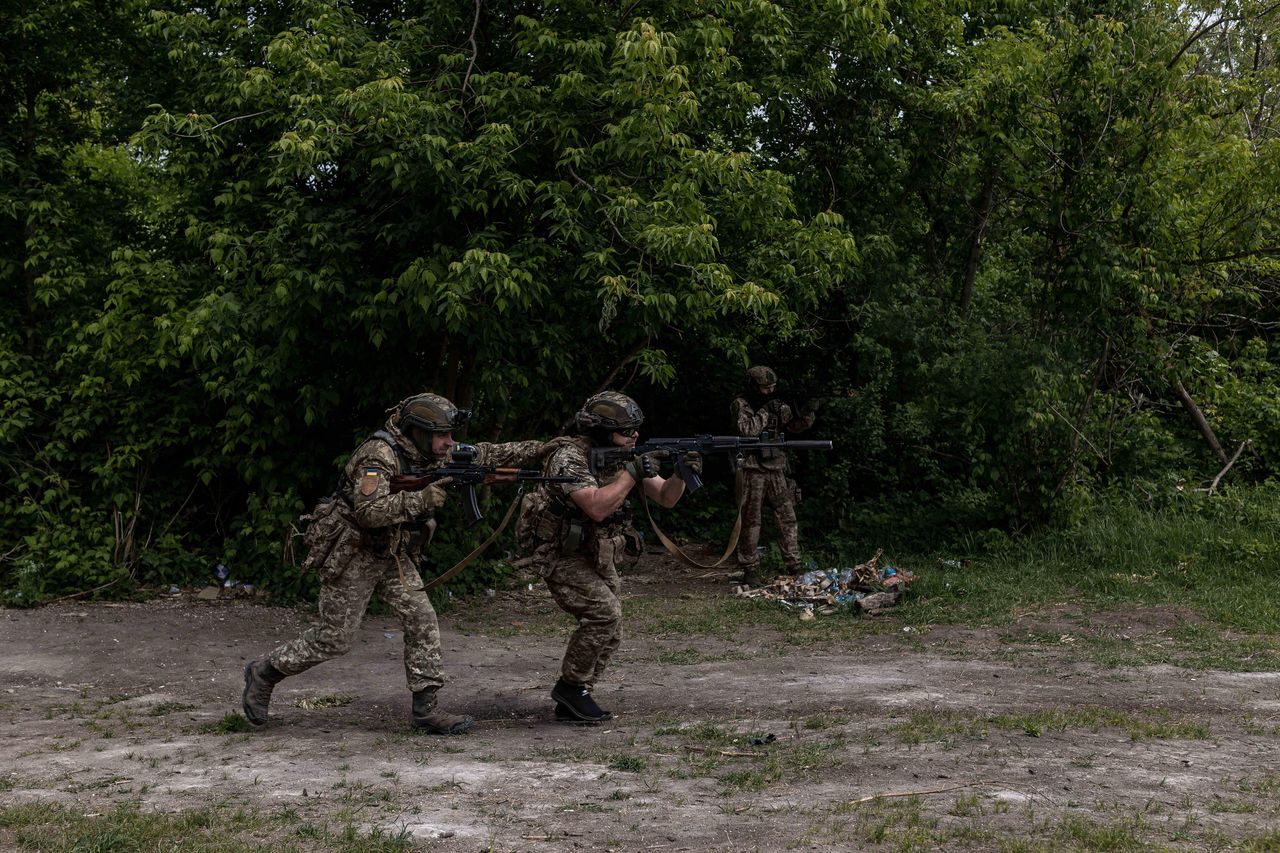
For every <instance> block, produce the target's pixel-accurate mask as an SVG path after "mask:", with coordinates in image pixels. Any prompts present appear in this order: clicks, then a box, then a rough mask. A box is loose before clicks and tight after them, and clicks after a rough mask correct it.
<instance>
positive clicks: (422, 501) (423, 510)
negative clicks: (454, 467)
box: [416, 477, 453, 515]
mask: <svg viewBox="0 0 1280 853" xmlns="http://www.w3.org/2000/svg"><path fill="white" fill-rule="evenodd" d="M452 482H453V478H452V477H441V478H440V479H439V480H436V481H435V482H434V483H428V484H427V485H426V487H424V488H423V489H422V491H420V492H417V493H416V494H417V495H418V508H417V514H418V515H426V514H427V513H429V512H431V511H432V510H435V509H439V508H440V507H442V506H444V502H445V499H446V498H447V497H448V493H447V492H445V490H444V487H445V486H447V485H449V484H450V483H452Z"/></svg>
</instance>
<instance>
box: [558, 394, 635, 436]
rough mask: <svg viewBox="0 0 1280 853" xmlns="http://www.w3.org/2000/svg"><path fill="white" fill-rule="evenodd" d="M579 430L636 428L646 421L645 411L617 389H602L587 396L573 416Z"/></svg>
mask: <svg viewBox="0 0 1280 853" xmlns="http://www.w3.org/2000/svg"><path fill="white" fill-rule="evenodd" d="M573 421H574V423H575V424H576V425H577V427H578V431H579V432H588V431H591V430H602V431H605V432H613V431H615V430H623V429H634V428H636V427H638V426H640V424H642V423H644V412H643V411H641V410H640V406H639V404H637V403H636V401H635V400H632V399H631V398H630V397H628V396H627V395H626V394H620V393H618V392H617V391H601V392H600V393H599V394H594V395H592V396H591V397H588V398H587V402H585V403H583V404H582V408H581V409H579V410H578V412H577V414H575V415H574V416H573Z"/></svg>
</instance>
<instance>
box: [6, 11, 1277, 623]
mask: <svg viewBox="0 0 1280 853" xmlns="http://www.w3.org/2000/svg"><path fill="white" fill-rule="evenodd" d="M1277 15H1280V13H1277V12H1275V11H1274V10H1273V9H1272V8H1271V7H1269V6H1267V5H1265V4H1254V3H1248V2H1246V3H1232V4H1227V5H1225V6H1223V5H1212V6H1208V7H1205V8H1203V9H1202V8H1199V7H1197V6H1195V5H1188V4H1185V3H1183V4H1175V3H1164V2H1157V3H1150V2H1148V3H1134V2H1114V3H1107V4H1102V5H1098V4H1090V5H1084V4H1067V5H1065V6H1064V5H1060V4H1048V3H1044V4H1040V3H1034V2H1027V3H1019V2H1013V3H1010V2H1002V1H1001V0H992V2H976V3H952V2H945V0H940V2H920V3H899V2H870V3H860V2H859V3H855V2H850V0H788V1H787V2H781V3H770V2H765V0H638V2H628V3H610V2H606V3H600V2H595V0H569V2H563V3H557V4H552V3H538V2H505V3H504V2H494V0H474V2H473V3H471V4H460V3H456V2H432V0H417V2H413V0H406V1H405V2H394V0H354V2H339V0H276V2H271V0H268V2H251V0H217V2H213V3H190V2H185V0H169V2H162V3H159V4H156V3H148V4H143V3H140V2H136V0H121V2H116V3H111V4H91V3H88V2H85V1H84V0H46V2H43V3H39V4H34V5H33V6H31V7H28V8H26V9H24V10H21V11H16V12H9V13H6V14H5V15H4V16H3V17H0V56H3V58H4V60H5V67H6V74H5V76H4V78H3V81H2V82H0V110H2V111H3V116H4V121H3V122H0V221H2V222H3V227H0V297H2V298H0V364H2V365H3V370H2V371H0V463H2V467H0V509H2V511H3V514H2V516H0V543H3V547H2V549H0V590H3V591H4V592H3V594H4V596H5V598H6V600H8V601H11V602H17V601H28V602H29V601H32V600H38V599H40V598H43V597H48V596H50V595H54V594H57V593H58V592H60V591H69V590H81V589H89V588H94V587H98V586H102V585H106V584H112V583H116V582H118V581H120V580H122V579H126V578H128V579H132V580H133V581H137V582H143V583H156V582H170V581H179V582H181V581H189V580H191V579H194V578H199V577H201V576H202V574H203V573H204V572H205V570H206V569H207V567H208V566H209V565H210V564H212V563H213V562H217V561H219V560H221V561H226V562H229V563H231V564H232V565H233V566H235V567H236V568H237V573H238V574H239V575H240V576H242V577H244V578H246V579H254V580H258V581H259V582H263V581H266V582H268V583H270V584H271V585H273V587H274V588H276V589H277V590H290V591H294V590H296V589H297V588H298V587H297V585H296V582H295V576H294V573H293V570H292V569H291V568H290V566H289V560H290V553H289V549H288V547H287V546H288V544H289V542H290V538H289V534H290V523H291V522H292V521H293V520H294V519H295V518H296V516H297V515H298V514H299V513H300V512H301V511H302V510H304V509H305V507H306V505H307V504H308V503H309V502H310V501H312V500H314V499H315V498H316V497H317V496H319V495H321V494H323V493H325V492H326V491H327V490H328V488H329V486H330V484H331V482H332V479H333V476H334V471H335V467H336V464H337V463H338V462H339V461H340V460H341V459H342V458H343V456H344V454H346V453H348V452H349V451H350V450H351V448H352V446H353V444H354V443H355V442H357V441H358V440H359V439H360V438H361V437H362V436H363V435H364V434H366V433H367V431H368V430H370V429H372V428H374V427H376V426H377V425H378V424H379V423H380V421H381V419H382V412H383V410H384V409H385V408H386V407H387V406H389V405H391V404H392V403H394V402H395V401H396V400H398V399H400V398H402V397H404V396H406V395H408V394H410V393H413V392H415V391H418V390H423V389H432V390H437V391H439V392H441V393H444V394H446V395H448V396H450V397H451V398H453V399H455V400H457V401H458V402H459V403H461V404H463V405H471V406H474V407H475V408H476V409H477V410H478V412H479V415H478V419H477V423H476V425H475V426H474V427H473V428H472V434H471V438H472V439H502V438H517V437H519V438H523V437H528V436H549V435H552V434H555V433H556V432H557V431H559V430H560V429H561V427H562V424H563V422H564V420H565V418H566V416H568V415H569V414H570V413H571V412H572V411H573V409H574V408H575V407H576V406H577V405H578V404H579V403H580V402H581V400H582V399H583V398H584V397H585V396H586V395H588V394H590V393H591V392H593V391H595V390H597V389H599V388H602V387H606V386H611V387H623V388H625V389H626V390H627V391H628V392H629V393H631V394H633V395H634V396H636V397H637V398H638V399H639V400H640V401H641V403H642V404H643V405H645V406H646V409H647V410H648V411H649V412H650V413H651V422H652V425H653V427H654V429H655V430H657V431H659V432H662V433H663V434H671V433H673V432H676V431H685V432H687V431H694V430H696V431H710V432H724V431H726V430H727V428H728V424H727V423H726V420H727V407H728V401H729V398H730V397H731V396H732V395H733V394H734V393H735V392H736V391H737V389H738V388H739V387H740V385H741V381H742V371H743V368H744V367H745V366H746V365H747V364H748V363H750V362H763V363H767V364H771V365H772V366H774V367H775V368H776V369H778V371H779V372H780V373H781V375H782V376H783V378H784V393H786V394H787V395H789V396H792V397H793V398H798V397H801V396H808V397H822V398H823V403H824V405H823V409H822V411H821V413H820V416H821V421H820V426H819V427H818V431H817V433H816V434H818V435H820V436H821V437H824V438H831V439H833V440H835V441H836V442H837V443H838V444H839V446H840V449H839V451H838V452H836V453H834V454H831V455H830V456H829V457H827V458H823V459H816V458H810V459H805V460H803V461H799V462H798V463H797V467H798V469H799V474H800V478H801V480H802V482H803V484H804V488H805V491H806V493H807V494H808V495H809V496H810V499H809V500H806V501H805V502H804V503H803V504H802V523H803V524H804V525H805V526H806V531H807V533H806V538H807V539H808V540H810V541H811V543H812V544H813V545H814V546H815V547H819V548H826V549H829V550H838V549H839V548H840V547H843V544H842V543H844V544H848V543H856V544H859V545H866V544H867V543H868V542H869V541H870V540H871V539H873V538H874V539H876V540H877V541H891V540H892V539H893V538H894V537H911V538H912V539H913V540H914V541H917V542H919V541H924V540H927V539H935V540H945V539H947V538H950V537H955V536H963V535H969V536H972V535H973V534H974V533H975V532H976V533H978V534H983V535H985V534H984V533H983V532H984V531H993V532H992V533H991V534H990V535H992V536H1002V535H1003V534H1004V533H1006V532H1009V531H1017V530H1022V529H1026V528H1027V527H1029V526H1032V525H1041V524H1045V523H1063V522H1069V521H1070V520H1072V519H1073V518H1074V517H1076V516H1078V514H1079V513H1080V512H1081V511H1082V510H1083V509H1085V508H1086V507H1087V506H1088V504H1089V501H1090V499H1091V496H1092V495H1095V494H1097V493H1098V492H1099V491H1100V490H1102V489H1105V488H1108V487H1110V486H1112V485H1114V484H1116V483H1135V482H1136V483H1138V484H1139V485H1140V486H1142V487H1143V488H1145V489H1147V490H1166V491H1167V490H1170V489H1176V488H1184V489H1188V490H1190V489H1194V488H1195V487H1197V486H1199V485H1200V484H1201V483H1202V482H1204V481H1206V480H1209V479H1211V478H1213V476H1214V475H1215V474H1216V473H1217V472H1218V471H1219V470H1220V469H1221V468H1223V467H1224V466H1225V465H1226V463H1227V462H1228V460H1229V457H1231V456H1232V455H1233V454H1234V453H1235V451H1236V449H1237V448H1239V447H1241V446H1244V448H1245V449H1244V450H1243V452H1242V453H1241V455H1240V457H1239V459H1238V461H1237V462H1236V464H1235V467H1234V468H1233V470H1232V473H1231V474H1230V480H1232V481H1240V480H1244V479H1249V478H1253V479H1263V478H1266V477H1267V476H1269V475H1270V474H1271V473H1272V472H1274V470H1275V469H1276V466H1277V464H1280V363H1278V358H1277V352H1276V346H1277V345H1276V343H1275V342H1274V341H1273V340H1272V336H1271V334H1270V329H1271V328H1272V327H1273V326H1274V324H1275V323H1276V322H1277V321H1278V320H1280V317H1278V316H1277V304H1276V298H1275V297H1276V290H1277V288H1276V281H1277V278H1276V270H1275V264H1276V260H1275V254H1276V250H1277V246H1280V242H1278V241H1277V226H1278V224H1280V223H1277V216H1276V209H1275V205H1274V199H1276V198H1277V197H1280V193H1278V192H1277V191H1278V190H1280V162H1278V158H1280V148H1277V115H1276V112H1275V108H1276V100H1277V88H1276V84H1277V82H1278V81H1277V76H1278V75H1280V69H1278V68H1277V66H1276V62H1275V60H1276V57H1275V43H1274V36H1275V31H1276V28H1277V21H1278V20H1280V18H1277ZM1245 442H1248V444H1247V445H1244V443H1245ZM709 467H710V469H711V471H712V473H715V472H716V471H719V472H720V473H721V474H723V469H717V468H715V467H714V465H713V466H709ZM721 479H723V477H721ZM813 498H816V499H813ZM682 509H683V512H682V513H680V514H679V515H680V516H681V518H680V519H677V518H675V515H677V514H671V515H669V518H671V519H672V520H673V521H675V523H676V524H677V525H680V526H682V527H683V529H684V530H685V531H686V532H690V533H700V534H702V535H708V536H716V535H718V534H719V531H721V529H722V527H723V523H724V522H725V520H726V518H727V517H728V516H729V515H730V511H729V507H728V499H727V490H726V489H725V487H724V486H723V484H721V485H720V486H718V487H717V486H712V487H711V488H709V489H708V491H707V492H705V493H703V495H702V496H700V497H699V499H698V500H697V501H696V502H695V501H690V502H689V505H688V506H686V507H684V508H682ZM455 530H456V526H455ZM462 538H463V534H461V533H460V532H455V534H454V537H453V539H452V543H453V545H454V546H455V547H457V546H459V545H460V544H461V541H462ZM449 545H450V540H449V539H448V538H446V540H445V555H446V556H447V554H448V551H449ZM122 586H123V585H122Z"/></svg>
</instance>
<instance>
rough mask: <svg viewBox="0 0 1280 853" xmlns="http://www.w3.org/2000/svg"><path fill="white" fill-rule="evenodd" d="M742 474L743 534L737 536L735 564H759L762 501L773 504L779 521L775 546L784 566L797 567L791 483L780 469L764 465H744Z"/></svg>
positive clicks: (797, 541)
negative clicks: (768, 467) (763, 466)
mask: <svg viewBox="0 0 1280 853" xmlns="http://www.w3.org/2000/svg"><path fill="white" fill-rule="evenodd" d="M739 476H740V477H741V489H742V491H741V494H740V500H741V501H742V534H741V536H739V538H738V565H739V566H742V568H743V569H744V570H747V569H755V568H756V567H758V566H759V565H760V555H759V554H758V553H757V552H756V548H757V546H758V545H759V544H760V526H761V524H762V523H763V516H764V505H765V504H766V503H767V504H769V506H770V507H772V508H773V517H774V519H775V520H776V521H777V523H778V548H779V550H781V551H782V561H783V562H784V563H785V564H786V566H787V570H788V571H790V572H793V573H794V572H797V571H799V569H800V531H799V528H798V527H797V525H796V507H795V503H794V502H793V501H792V497H791V483H790V482H789V481H788V480H787V476H786V474H785V473H784V472H782V471H772V470H769V469H767V468H743V469H742V470H741V471H740V472H739Z"/></svg>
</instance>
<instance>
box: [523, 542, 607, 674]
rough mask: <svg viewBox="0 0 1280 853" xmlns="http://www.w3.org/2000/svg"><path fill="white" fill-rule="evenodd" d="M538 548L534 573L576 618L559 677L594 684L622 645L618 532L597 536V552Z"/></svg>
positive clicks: (562, 607) (558, 601)
mask: <svg viewBox="0 0 1280 853" xmlns="http://www.w3.org/2000/svg"><path fill="white" fill-rule="evenodd" d="M544 547H545V550H543V549H541V548H540V549H539V550H540V551H541V552H542V553H540V554H539V555H538V556H539V558H540V559H539V560H538V561H537V563H536V568H537V570H538V574H540V575H541V576H542V578H543V580H545V581H546V582H547V589H549V590H550V591H551V597H552V598H553V599H555V602H556V604H558V605H559V606H560V609H561V610H563V611H564V612H566V613H568V614H570V615H571V616H573V617H574V618H576V619H577V620H578V628H577V630H575V631H574V632H573V635H572V636H571V637H570V638H569V647H568V648H567V649H565V653H564V660H563V661H562V662H561V664H560V677H561V678H562V679H564V680H565V681H567V682H570V683H571V684H582V685H585V686H587V687H594V686H595V683H596V681H597V680H598V679H599V678H600V677H601V676H602V675H603V674H604V671H605V668H606V667H607V666H608V665H609V659H610V658H612V657H613V653H614V652H615V651H617V650H618V646H619V645H620V644H621V643H622V578H621V576H620V575H619V574H618V565H619V563H621V562H623V560H624V549H625V540H624V539H623V538H622V537H621V536H615V537H610V538H602V539H598V540H596V543H595V547H594V548H593V549H592V550H593V551H594V552H595V553H583V554H574V555H572V556H567V557H566V556H561V555H560V554H559V553H558V552H556V551H555V546H544Z"/></svg>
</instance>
